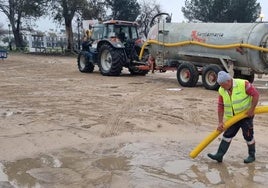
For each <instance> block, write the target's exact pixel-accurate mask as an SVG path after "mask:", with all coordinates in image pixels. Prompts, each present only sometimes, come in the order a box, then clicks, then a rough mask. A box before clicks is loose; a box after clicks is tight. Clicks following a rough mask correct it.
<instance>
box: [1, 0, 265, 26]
mask: <svg viewBox="0 0 268 188" xmlns="http://www.w3.org/2000/svg"><path fill="white" fill-rule="evenodd" d="M156 2H158V3H159V4H160V5H161V7H162V10H163V11H164V12H167V13H170V14H172V22H182V21H184V20H185V18H184V16H183V14H182V12H181V8H182V6H184V2H185V1H184V0H156ZM257 2H259V3H260V4H261V7H262V14H263V15H264V19H263V21H268V0H258V1H257ZM0 17H1V19H0V23H3V24H4V28H6V29H7V25H8V20H7V18H6V16H5V15H3V14H0ZM37 24H38V29H40V30H42V31H48V30H49V29H56V28H57V25H56V24H55V23H53V22H52V21H50V20H49V19H48V18H46V19H41V21H39V22H37Z"/></svg>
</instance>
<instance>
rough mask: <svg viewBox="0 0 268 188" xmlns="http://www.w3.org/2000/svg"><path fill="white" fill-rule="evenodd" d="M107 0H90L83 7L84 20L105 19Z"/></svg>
mask: <svg viewBox="0 0 268 188" xmlns="http://www.w3.org/2000/svg"><path fill="white" fill-rule="evenodd" d="M105 6H106V4H105V0H89V1H88V3H87V5H86V6H85V7H83V9H82V18H83V19H84V20H92V19H103V18H104V17H105V16H106V15H105V14H106V10H105Z"/></svg>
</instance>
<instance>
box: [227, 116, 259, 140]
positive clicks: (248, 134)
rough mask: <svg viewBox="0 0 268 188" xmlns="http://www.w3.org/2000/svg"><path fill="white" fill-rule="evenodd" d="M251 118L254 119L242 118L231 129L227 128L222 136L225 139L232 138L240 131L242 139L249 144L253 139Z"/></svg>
mask: <svg viewBox="0 0 268 188" xmlns="http://www.w3.org/2000/svg"><path fill="white" fill-rule="evenodd" d="M253 118H254V117H247V118H244V119H242V120H240V121H238V122H237V123H235V124H234V125H232V126H231V127H229V128H228V129H227V130H226V131H225V132H224V134H223V137H225V138H233V137H235V135H236V134H237V132H238V131H239V129H240V128H241V129H242V132H243V137H244V139H245V140H246V141H247V142H250V141H251V140H252V139H253V135H254V130H253Z"/></svg>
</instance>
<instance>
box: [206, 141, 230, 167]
mask: <svg viewBox="0 0 268 188" xmlns="http://www.w3.org/2000/svg"><path fill="white" fill-rule="evenodd" d="M230 143H231V142H226V141H224V140H221V143H220V145H219V149H218V151H217V153H216V154H214V155H213V154H211V153H209V154H208V157H209V158H211V159H213V160H216V161H218V162H219V163H221V162H222V158H223V156H224V154H225V153H226V151H227V150H228V148H229V146H230Z"/></svg>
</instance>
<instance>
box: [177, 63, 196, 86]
mask: <svg viewBox="0 0 268 188" xmlns="http://www.w3.org/2000/svg"><path fill="white" fill-rule="evenodd" d="M198 77H199V74H198V70H197V68H196V66H194V65H193V64H192V63H182V64H180V65H179V67H178V69H177V80H178V82H179V83H180V85H181V86H184V87H195V86H196V83H197V81H198Z"/></svg>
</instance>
